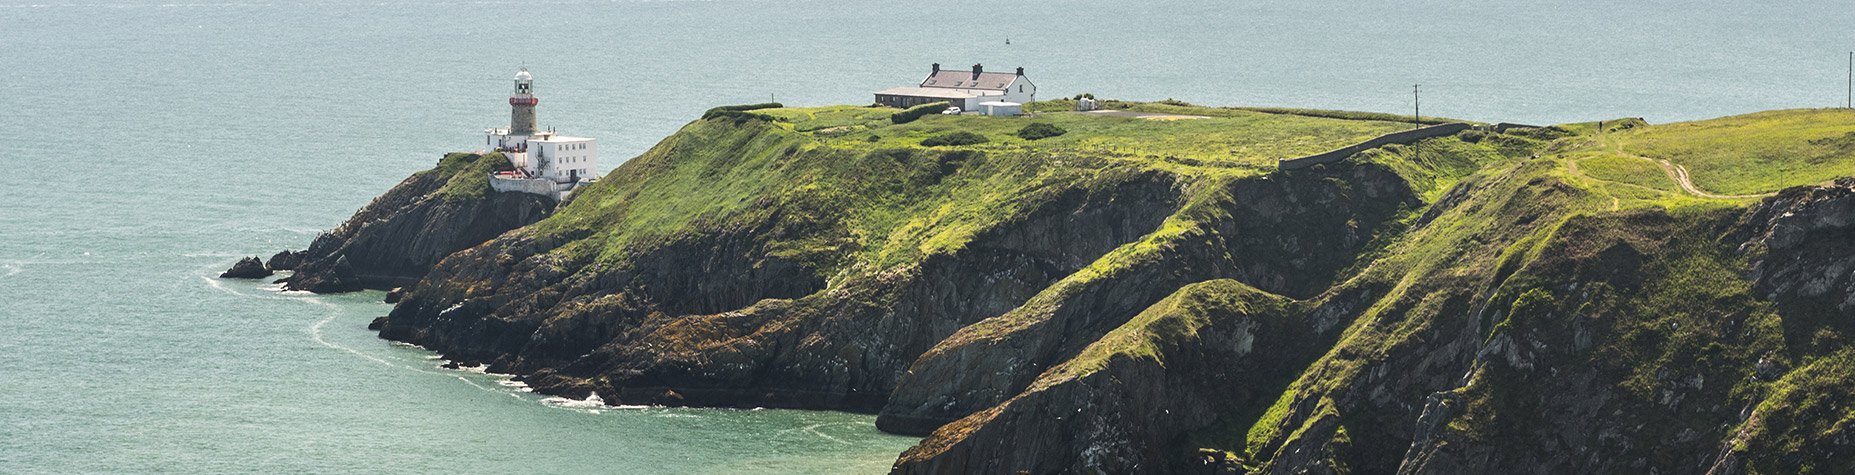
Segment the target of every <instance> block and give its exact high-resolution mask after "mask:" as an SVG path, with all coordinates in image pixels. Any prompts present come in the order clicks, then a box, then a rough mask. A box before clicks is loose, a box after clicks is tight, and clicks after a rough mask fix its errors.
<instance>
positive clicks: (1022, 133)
mask: <svg viewBox="0 0 1855 475" xmlns="http://www.w3.org/2000/svg"><path fill="white" fill-rule="evenodd" d="M1066 133H1069V131H1067V130H1063V128H1062V127H1057V126H1054V125H1050V124H1046V123H1042V122H1038V123H1034V124H1031V125H1026V126H1024V128H1022V129H1018V138H1021V139H1024V140H1037V139H1047V138H1050V137H1055V136H1058V135H1063V134H1066Z"/></svg>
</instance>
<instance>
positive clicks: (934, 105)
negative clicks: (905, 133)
mask: <svg viewBox="0 0 1855 475" xmlns="http://www.w3.org/2000/svg"><path fill="white" fill-rule="evenodd" d="M949 106H952V104H948V103H946V102H930V103H927V104H922V105H918V106H914V107H910V108H908V109H905V110H903V111H901V112H897V113H895V114H893V115H890V116H889V121H890V122H894V123H897V124H906V123H909V122H914V121H915V119H919V118H921V117H922V116H926V115H929V114H939V113H940V111H944V110H947V107H949Z"/></svg>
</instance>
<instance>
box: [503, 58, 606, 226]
mask: <svg viewBox="0 0 1855 475" xmlns="http://www.w3.org/2000/svg"><path fill="white" fill-rule="evenodd" d="M540 103H541V98H539V97H536V96H535V77H534V75H533V74H529V73H528V70H527V69H523V70H521V72H517V73H515V91H514V92H512V93H510V94H509V128H506V129H494V128H492V129H489V130H486V131H484V135H486V137H485V139H484V141H485V143H484V145H485V147H487V148H488V149H490V150H491V151H496V152H502V153H503V155H504V156H507V157H509V163H511V164H513V165H515V169H514V170H510V171H506V172H497V173H496V174H494V175H491V176H490V188H492V189H495V190H496V191H515V192H524V193H535V194H540V195H547V196H551V197H553V198H554V199H556V200H558V199H563V198H566V196H567V194H568V193H572V192H573V190H574V189H575V188H578V187H580V186H585V185H586V184H588V183H591V182H592V181H594V180H597V179H598V178H599V172H598V169H599V141H598V140H597V139H591V138H586V137H568V136H565V135H558V134H555V133H554V131H553V130H540V128H539V127H536V126H535V105H537V104H540Z"/></svg>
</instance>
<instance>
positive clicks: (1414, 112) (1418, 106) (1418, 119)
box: [1411, 84, 1423, 129]
mask: <svg viewBox="0 0 1855 475" xmlns="http://www.w3.org/2000/svg"><path fill="white" fill-rule="evenodd" d="M1417 86H1421V84H1412V85H1411V123H1412V124H1414V125H1415V127H1416V128H1420V129H1421V128H1423V102H1422V101H1420V100H1419V98H1418V97H1417Z"/></svg>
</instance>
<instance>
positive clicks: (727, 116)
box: [702, 110, 784, 125]
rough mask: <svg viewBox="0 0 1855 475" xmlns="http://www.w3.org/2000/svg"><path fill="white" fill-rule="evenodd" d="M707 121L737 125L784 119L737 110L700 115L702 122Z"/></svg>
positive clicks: (711, 111)
mask: <svg viewBox="0 0 1855 475" xmlns="http://www.w3.org/2000/svg"><path fill="white" fill-rule="evenodd" d="M709 119H724V120H732V121H734V123H735V124H737V125H738V124H740V123H742V122H747V121H750V120H764V121H767V122H779V121H781V120H784V118H781V117H774V116H770V115H766V114H756V113H753V112H744V111H737V110H710V111H708V112H707V113H704V114H702V120H709Z"/></svg>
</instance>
